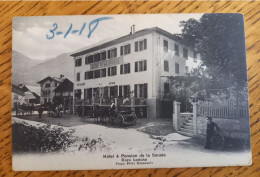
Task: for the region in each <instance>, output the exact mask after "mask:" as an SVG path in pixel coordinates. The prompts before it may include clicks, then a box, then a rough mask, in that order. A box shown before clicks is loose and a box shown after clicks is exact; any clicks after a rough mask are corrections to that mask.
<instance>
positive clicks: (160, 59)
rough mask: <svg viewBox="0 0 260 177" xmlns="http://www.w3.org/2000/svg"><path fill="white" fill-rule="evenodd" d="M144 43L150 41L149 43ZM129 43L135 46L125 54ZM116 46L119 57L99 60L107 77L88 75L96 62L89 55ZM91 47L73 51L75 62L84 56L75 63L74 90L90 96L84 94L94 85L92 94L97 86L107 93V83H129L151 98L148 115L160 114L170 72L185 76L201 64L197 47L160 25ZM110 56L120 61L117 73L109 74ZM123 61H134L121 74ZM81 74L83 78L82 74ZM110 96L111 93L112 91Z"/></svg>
mask: <svg viewBox="0 0 260 177" xmlns="http://www.w3.org/2000/svg"><path fill="white" fill-rule="evenodd" d="M142 41H143V42H142ZM145 41H146V42H145ZM166 41H167V42H166ZM136 42H138V49H139V50H138V51H135V45H136ZM144 43H146V46H145V44H144ZM166 43H167V44H168V46H167V45H166ZM110 44H111V45H110ZM129 44H130V46H131V47H130V48H131V50H130V53H129V51H127V52H126V53H128V54H126V55H122V56H121V55H120V52H121V47H122V46H126V45H129ZM140 45H143V50H141V51H140ZM176 45H177V46H178V48H179V55H178V54H177V53H176V51H175V50H176V49H175V46H176ZM103 46H104V47H103ZM114 48H117V57H114V58H110V59H108V58H107V56H106V60H104V61H99V62H96V63H98V65H99V69H104V68H106V77H100V78H94V79H85V72H89V71H92V70H93V65H95V63H93V64H85V58H86V57H88V56H90V55H94V54H96V53H101V52H103V51H106V55H108V50H111V49H114ZM145 48H146V49H145ZM183 48H185V49H187V50H188V57H183ZM141 49H142V47H141ZM87 50H88V49H87ZM89 51H90V52H88V51H82V52H79V53H75V54H73V55H72V56H73V57H74V61H75V62H76V60H80V59H81V60H82V62H81V66H76V67H75V65H74V72H75V73H74V76H75V77H74V83H75V84H74V90H75V91H79V90H80V92H81V94H80V96H79V97H78V98H79V99H84V98H85V99H86V94H84V90H85V89H89V88H92V94H94V92H93V91H94V88H96V89H98V90H99V93H98V94H99V95H98V96H103V95H102V93H103V94H104V87H108V89H109V87H112V86H126V85H129V86H130V91H131V92H132V94H133V96H135V97H136V98H138V97H144V98H145V99H147V105H148V107H147V108H148V117H154V118H155V117H157V116H158V103H157V101H158V100H159V99H162V94H163V92H164V83H165V82H166V80H167V76H184V75H185V74H186V72H187V71H188V72H190V71H191V70H192V68H193V67H197V66H198V65H199V60H198V61H197V62H196V60H195V62H194V58H193V51H192V50H191V49H188V48H187V47H185V46H183V45H182V44H180V43H179V42H177V41H176V40H175V39H174V37H173V35H172V34H170V33H168V32H166V31H163V30H161V29H159V28H150V29H144V30H142V31H138V32H136V33H134V34H129V35H127V36H124V37H122V38H119V39H116V40H114V41H111V42H108V43H105V44H104V45H99V46H96V47H94V48H90V49H89ZM197 57H198V56H197ZM109 60H116V61H118V62H117V64H114V65H113V64H112V65H111V66H117V68H116V70H117V71H116V75H114V76H108V67H107V66H106V65H109V64H106V63H105V62H107V61H109ZM141 61H144V62H141ZM77 62H78V61H77ZM136 62H138V68H139V69H141V70H143V71H138V72H136ZM167 63H168V64H167ZM75 64H76V63H75ZM121 64H130V73H127V74H120V69H121V66H120V65H121ZM79 65H80V62H79ZM145 65H146V66H145ZM167 65H168V66H167ZM105 66H106V67H105ZM187 67H188V68H187ZM79 75H80V79H79V78H78V77H79ZM78 79H79V80H78ZM144 84H145V85H144ZM146 87H147V89H146ZM128 88H129V87H128ZM122 90H124V87H122ZM141 90H142V91H141ZM144 90H145V91H144ZM143 91H144V92H146V93H144V92H143ZM85 92H86V91H85ZM108 92H109V91H108ZM119 92H120V91H119V89H118V91H117V93H118V95H119V94H120V93H119ZM121 92H123V91H121ZM141 92H143V93H141ZM95 93H97V92H95ZM121 95H122V94H121ZM108 96H111V95H109V94H108ZM122 96H123V97H125V96H126V95H124V94H123V95H122Z"/></svg>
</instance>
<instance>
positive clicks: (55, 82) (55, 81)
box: [37, 75, 66, 104]
mask: <svg viewBox="0 0 260 177" xmlns="http://www.w3.org/2000/svg"><path fill="white" fill-rule="evenodd" d="M65 79H66V78H64V75H60V77H59V78H58V77H50V76H48V77H46V78H44V79H42V80H41V81H39V82H37V84H40V87H41V99H40V103H41V104H50V103H51V102H53V97H54V94H55V93H54V92H53V91H54V89H55V88H57V87H58V86H59V85H60V84H61V83H62V82H63V81H64V80H65Z"/></svg>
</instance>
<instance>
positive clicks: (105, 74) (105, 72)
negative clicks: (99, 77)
mask: <svg viewBox="0 0 260 177" xmlns="http://www.w3.org/2000/svg"><path fill="white" fill-rule="evenodd" d="M106 76H107V68H104V77H106Z"/></svg>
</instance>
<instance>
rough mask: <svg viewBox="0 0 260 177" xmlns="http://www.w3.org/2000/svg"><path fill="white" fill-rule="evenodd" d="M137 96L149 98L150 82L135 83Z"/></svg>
mask: <svg viewBox="0 0 260 177" xmlns="http://www.w3.org/2000/svg"><path fill="white" fill-rule="evenodd" d="M134 87H135V88H134V94H135V98H141V97H143V98H147V96H148V84H147V83H145V84H135V86H134Z"/></svg>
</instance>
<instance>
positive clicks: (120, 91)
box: [119, 85, 122, 97]
mask: <svg viewBox="0 0 260 177" xmlns="http://www.w3.org/2000/svg"><path fill="white" fill-rule="evenodd" d="M119 96H120V97H122V85H120V86H119Z"/></svg>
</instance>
